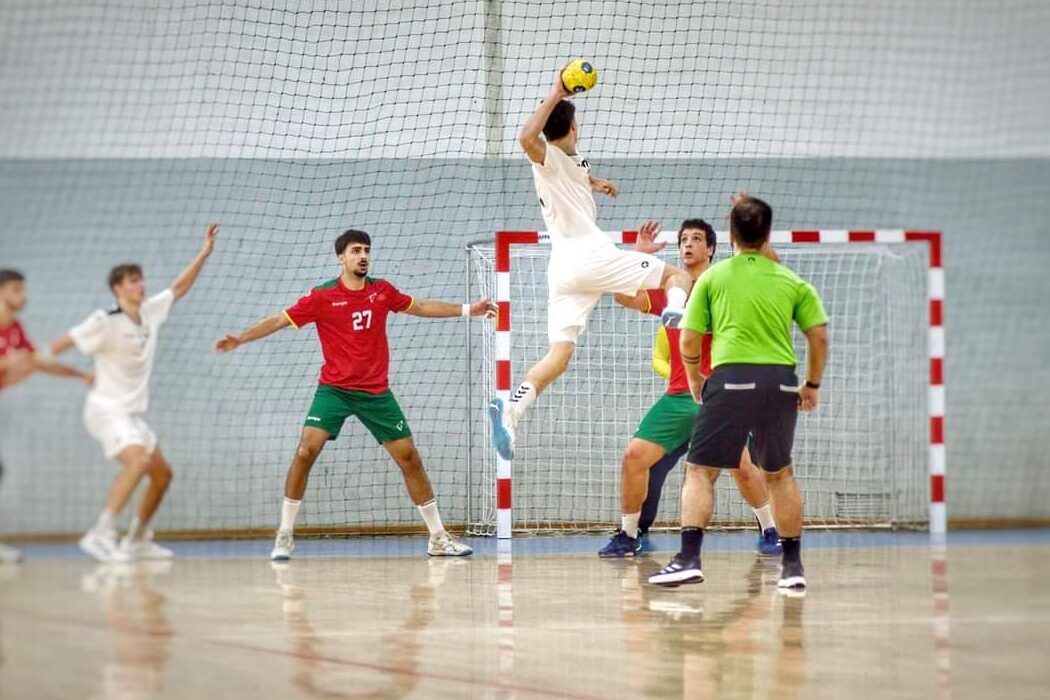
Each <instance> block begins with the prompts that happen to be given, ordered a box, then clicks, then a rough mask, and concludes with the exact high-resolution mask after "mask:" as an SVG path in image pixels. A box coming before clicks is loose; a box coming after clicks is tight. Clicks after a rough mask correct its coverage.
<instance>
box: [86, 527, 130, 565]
mask: <svg viewBox="0 0 1050 700" xmlns="http://www.w3.org/2000/svg"><path fill="white" fill-rule="evenodd" d="M77 545H78V546H79V547H80V549H81V550H82V551H84V552H85V553H87V554H90V555H91V556H93V557H95V559H97V560H99V561H100V562H102V563H103V564H114V563H125V562H129V561H131V557H130V556H129V555H128V553H127V552H124V551H122V550H121V548H120V545H119V544H117V532H116V530H94V529H92V530H88V531H87V532H86V533H85V534H84V536H83V537H81V538H80V541H79V542H77Z"/></svg>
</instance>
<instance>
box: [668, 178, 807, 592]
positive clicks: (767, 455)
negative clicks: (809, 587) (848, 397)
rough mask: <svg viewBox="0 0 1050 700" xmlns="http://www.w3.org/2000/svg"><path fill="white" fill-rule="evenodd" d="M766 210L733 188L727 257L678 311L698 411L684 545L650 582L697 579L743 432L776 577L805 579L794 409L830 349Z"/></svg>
mask: <svg viewBox="0 0 1050 700" xmlns="http://www.w3.org/2000/svg"><path fill="white" fill-rule="evenodd" d="M772 223H773V209H772V208H771V207H770V206H769V205H768V204H766V203H765V202H763V201H762V200H760V199H758V198H756V197H749V196H747V195H738V196H737V197H734V200H733V209H732V211H731V212H730V215H729V224H730V226H729V228H730V233H731V236H732V241H733V250H734V253H735V254H734V256H733V257H732V258H730V259H729V260H725V261H723V262H720V263H718V264H717V265H714V266H713V267H711V268H710V269H708V271H707V272H705V273H704V274H703V275H702V276H701V277H700V279H699V280H698V281H697V283H696V285H695V286H694V288H693V292H692V294H691V295H690V297H689V303H688V305H687V306H686V311H685V317H684V318H683V319H682V323H681V328H682V329H683V330H682V336H681V344H680V345H681V351H682V360H683V362H684V363H685V366H686V372H687V374H688V376H689V388H690V390H691V391H692V394H693V397H694V398H695V399H696V400H697V401H701V402H702V403H703V406H702V407H701V409H700V411H699V413H698V414H697V417H696V424H695V425H694V428H693V435H692V439H691V440H690V443H689V454H688V457H687V459H686V477H685V483H684V484H683V486H682V548H681V551H679V553H678V554H676V555H675V557H674V559H672V560H671V563H670V564H668V565H667V566H665V567H664V568H663V569H661V570H660V571H659V572H658V573H656V574H654V575H653V576H651V577H650V578H649V582H650V583H655V584H660V585H670V586H677V585H680V584H683V583H700V582H701V581H703V580H704V576H703V573H702V572H701V569H700V546H701V544H702V543H703V536H704V528H705V527H707V524H708V522H709V521H710V520H711V510H712V507H713V504H714V482H715V479H717V478H718V474H719V470H721V469H736V468H737V467H738V465H739V463H740V453H741V451H742V450H743V449H744V446H745V445H747V444H748V440H749V439H750V441H751V443H750V448H751V456H752V460H753V461H754V463H755V464H757V465H758V466H759V467H761V468H762V469H763V471H764V472H765V475H766V483H767V485H768V487H769V494H770V497H771V499H772V502H773V517H774V519H775V520H776V524H777V529H778V530H779V531H780V535H781V538H782V539H781V542H782V543H783V547H784V554H783V564H782V570H781V576H780V581H779V586H780V587H781V588H804V587H805V585H806V579H805V573H804V571H803V569H802V558H801V555H800V548H801V536H802V492H801V491H800V490H799V487H798V484H797V483H796V482H795V477H794V474H793V472H792V468H791V448H792V445H793V443H794V440H795V423H796V421H797V419H798V412H799V411H800V410H802V411H812V410H814V409H815V408H816V407H817V403H818V402H819V400H820V379H821V376H822V375H823V373H824V361H825V358H826V357H827V349H828V335H827V323H828V317H827V314H826V313H825V312H824V306H823V304H822V303H821V301H820V297H819V296H818V295H817V292H816V290H815V289H814V288H813V286H812V285H810V284H808V283H806V282H805V281H804V280H802V279H801V278H800V277H799V276H798V275H796V274H795V273H793V272H792V271H791V270H789V269H787V268H786V267H784V266H782V265H780V264H778V263H776V262H774V261H773V259H771V258H774V257H775V255H774V254H773V253H772V251H771V249H770V248H769V232H770V229H771V227H772ZM792 322H795V323H797V324H798V326H799V328H800V329H801V330H802V332H803V333H804V334H805V336H806V345H807V358H806V359H807V367H806V381H805V383H804V384H803V385H802V386H801V387H800V386H799V381H798V377H797V376H796V374H795V366H796V364H797V362H798V360H797V358H796V357H795V350H794V345H793V343H792V339H791V324H792ZM707 332H713V334H714V341H713V343H712V346H711V366H712V368H713V370H712V372H711V376H710V377H703V376H701V374H700V368H699V364H698V363H699V361H700V339H701V338H702V337H703V334H704V333H707Z"/></svg>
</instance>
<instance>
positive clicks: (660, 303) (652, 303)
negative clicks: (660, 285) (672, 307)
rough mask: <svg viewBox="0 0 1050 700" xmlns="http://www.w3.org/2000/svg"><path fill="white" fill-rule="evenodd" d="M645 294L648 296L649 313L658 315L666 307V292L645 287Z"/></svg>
mask: <svg viewBox="0 0 1050 700" xmlns="http://www.w3.org/2000/svg"><path fill="white" fill-rule="evenodd" d="M645 295H646V296H647V297H649V313H650V314H652V315H653V316H659V315H660V314H662V313H663V312H664V309H666V308H667V292H665V291H664V290H662V289H646V290H645Z"/></svg>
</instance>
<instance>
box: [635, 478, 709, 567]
mask: <svg viewBox="0 0 1050 700" xmlns="http://www.w3.org/2000/svg"><path fill="white" fill-rule="evenodd" d="M720 471H721V470H719V469H714V468H710V467H703V466H698V465H695V464H689V463H686V465H685V482H684V483H683V484H682V546H681V549H680V550H679V551H678V553H677V554H676V555H675V556H674V558H673V559H671V562H670V563H669V564H668V565H667V566H665V567H664V568H662V569H660V571H658V572H657V573H655V574H653V575H652V576H650V577H649V583H655V584H657V585H661V586H678V585H681V584H683V583H701V582H703V580H704V574H703V573H702V571H701V568H700V547H701V546H702V545H703V541H704V528H706V527H707V525H708V523H709V522H711V513H712V511H713V510H714V504H715V481H717V480H718V477H719V474H720Z"/></svg>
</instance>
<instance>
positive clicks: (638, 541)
mask: <svg viewBox="0 0 1050 700" xmlns="http://www.w3.org/2000/svg"><path fill="white" fill-rule="evenodd" d="M657 232H658V227H657V226H656V224H655V223H653V222H649V223H647V224H646V225H645V226H643V227H642V228H641V230H640V231H639V233H638V246H639V247H640V248H642V249H644V250H647V251H652V250H653V249H654V248H657V249H659V248H662V247H663V244H660V245H659V246H658V245H657V244H655V243H654V239H655V236H656V234H657ZM716 245H717V238H716V236H715V231H714V229H713V228H711V226H710V224H708V223H707V222H706V221H704V220H703V219H687V220H686V221H684V222H683V223H682V226H681V228H680V229H679V230H678V254H679V256H680V257H681V259H682V264H683V266H684V267H685V270H686V272H688V273H689V275H690V276H691V277H692V279H693V280H694V281H695V280H696V279H697V278H699V277H700V275H702V274H703V273H704V271H706V270H707V268H708V267H710V265H711V259H712V258H713V257H714V254H715V246H716ZM615 299H616V301H617V302H618V303H619V304H621V305H623V306H626V307H628V308H631V309H636V310H638V311H641V312H643V313H650V314H653V315H655V316H659V315H660V314H661V313H663V311H664V308H665V307H666V306H667V293H666V292H665V291H664V290H662V289H650V290H644V291H641V292H638V293H637V294H636V295H634V296H630V295H627V294H617V295H615ZM661 330H662V331H663V330H664V329H663V327H661ZM665 332H666V334H667V335H666V338H665V339H664V342H666V345H667V350H668V357H667V359H668V361H669V365H670V366H669V375H670V383H669V384H668V387H667V393H665V394H664V395H663V396H661V397H660V398H659V399H658V400H657V402H656V403H655V404H653V407H652V408H651V409H649V412H648V413H647V414H646V415H645V418H643V419H642V422H641V424H640V425H639V426H638V430H637V431H636V432H635V434H634V438H633V439H632V440H631V442H630V443H628V445H627V450H626V451H625V452H624V455H623V465H622V468H621V474H620V501H621V506H622V511H623V514H622V518H621V524H620V530H619V531H618V532H617V533H616V534H615V535H613V538H612V540H611V541H610V542H609V543H608V544H607V545H606V546H605V547H603V548H602V549H601V551H599V552H598V554H599V555H600V556H603V557H633V556H635V555H636V554H637V553H639V552H642V551H645V540H644V539H643V537H642V535H644V534H646V533H647V532H648V530H649V527H650V526H651V525H652V524H653V521H654V519H655V517H656V509H657V506H658V505H659V503H660V491H661V489H662V488H663V484H664V480H665V479H666V478H667V474H668V472H669V471H670V470H671V469H673V468H674V466H675V464H677V463H678V460H679V459H680V458H681V456H682V455H683V454H684V453H685V450H686V448H687V447H688V446H689V438H690V436H691V435H692V433H693V424H694V423H695V421H696V413H697V410H698V409H699V406H698V405H697V403H696V401H695V400H694V399H693V397H692V395H691V394H690V393H689V379H688V377H687V376H686V372H685V365H684V364H683V363H682V354H681V351H680V350H679V347H678V340H679V335H680V331H679V330H678V329H677V328H667V329H666V331H665ZM701 354H702V360H701V367H700V373H701V375H703V376H705V377H706V376H707V375H709V374H711V336H710V335H707V336H705V337H704V338H703V344H702V352H701ZM653 364H654V368H655V366H656V357H655V352H654V361H653ZM714 477H715V478H717V477H718V472H714ZM733 477H734V479H735V480H736V483H737V488H738V489H739V490H740V493H741V495H742V496H744V499H745V500H746V501H747V502H748V505H750V506H751V508H752V510H753V511H754V513H755V517H756V518H758V520H759V529H760V530H761V534H760V535H759V539H758V550H759V552H761V553H762V554H778V553H779V552H780V549H779V545H778V544H777V541H778V535H777V531H776V526H775V525H774V523H773V514H772V511H771V509H770V505H769V492H768V491H767V490H766V485H765V482H764V481H763V478H762V475H761V473H760V472H759V470H758V468H757V467H755V465H754V464H752V463H751V460H750V459H749V456H748V451H747V449H745V450H744V453H743V455H742V456H741V459H740V467H739V469H734V470H733Z"/></svg>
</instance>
